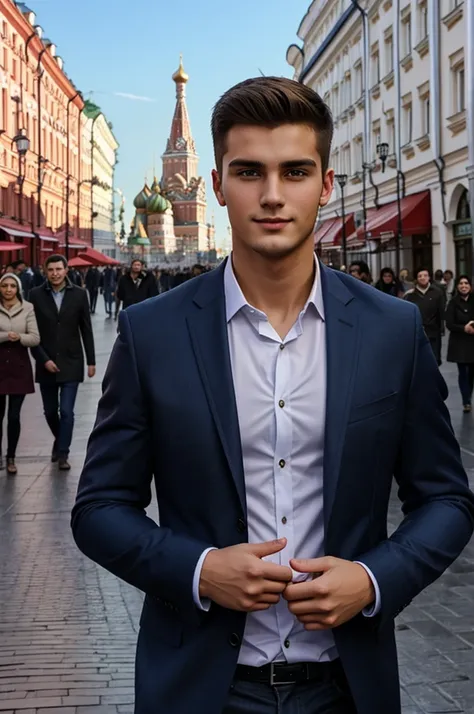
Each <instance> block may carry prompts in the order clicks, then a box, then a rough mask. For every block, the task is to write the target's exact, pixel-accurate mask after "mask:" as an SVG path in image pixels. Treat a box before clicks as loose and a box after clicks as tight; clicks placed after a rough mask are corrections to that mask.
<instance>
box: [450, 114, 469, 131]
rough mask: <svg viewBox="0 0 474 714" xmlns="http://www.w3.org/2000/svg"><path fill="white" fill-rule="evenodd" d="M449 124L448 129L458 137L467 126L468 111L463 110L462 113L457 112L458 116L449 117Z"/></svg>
mask: <svg viewBox="0 0 474 714" xmlns="http://www.w3.org/2000/svg"><path fill="white" fill-rule="evenodd" d="M447 122H448V129H449V130H450V131H451V132H452V134H453V136H456V134H459V133H460V132H461V131H464V129H465V128H466V125H467V124H466V110H465V109H463V111H462V112H457V113H456V114H453V116H452V117H448V119H447Z"/></svg>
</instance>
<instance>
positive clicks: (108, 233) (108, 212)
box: [83, 101, 119, 258]
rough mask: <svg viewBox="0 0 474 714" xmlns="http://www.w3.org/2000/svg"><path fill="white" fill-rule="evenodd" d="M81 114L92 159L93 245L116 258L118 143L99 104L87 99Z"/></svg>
mask: <svg viewBox="0 0 474 714" xmlns="http://www.w3.org/2000/svg"><path fill="white" fill-rule="evenodd" d="M84 114H85V115H86V116H87V118H88V120H87V122H86V124H85V128H84V134H83V135H84V142H85V144H87V143H88V145H89V146H90V147H91V149H90V154H91V161H92V185H91V193H92V246H93V248H95V249H96V250H99V251H100V252H101V253H104V254H105V255H108V256H110V257H111V258H115V257H116V252H117V243H116V237H115V217H114V172H115V164H116V163H117V150H118V146H119V145H118V143H117V140H116V138H115V136H114V134H113V132H112V127H111V125H110V123H109V122H108V121H107V119H106V118H105V116H104V115H103V114H102V112H101V110H100V107H98V106H97V105H96V104H93V103H92V102H90V101H87V102H86V105H85V107H84Z"/></svg>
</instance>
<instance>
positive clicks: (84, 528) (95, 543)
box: [72, 312, 212, 620]
mask: <svg viewBox="0 0 474 714" xmlns="http://www.w3.org/2000/svg"><path fill="white" fill-rule="evenodd" d="M150 424H151V418H150V415H149V413H148V408H147V402H146V395H145V394H144V393H143V390H142V386H141V381H140V377H139V374H138V369H137V362H136V357H135V351H134V345H133V337H132V333H131V328H130V323H129V319H128V316H127V313H126V312H122V313H121V314H120V318H119V336H118V338H117V341H116V343H115V346H114V348H113V351H112V355H111V357H110V362H109V365H108V367H107V371H106V374H105V378H104V383H103V394H102V397H101V399H100V402H99V407H98V413H97V420H96V423H95V427H94V430H93V432H92V435H91V437H90V440H89V445H88V449H87V456H86V462H85V465H84V469H83V472H82V475H81V478H80V481H79V489H78V495H77V500H76V504H75V506H74V509H73V512H72V529H73V533H74V538H75V540H76V543H77V545H78V546H79V548H80V549H81V550H82V552H83V553H85V554H86V555H87V556H88V557H89V558H91V559H92V560H94V561H95V562H97V563H99V564H100V565H102V566H103V567H104V568H106V569H107V570H110V571H111V572H112V573H114V574H115V575H117V576H118V577H120V578H122V579H123V580H125V581H126V582H128V583H130V584H131V585H134V586H135V587H137V588H139V589H140V590H142V591H144V592H145V593H147V594H148V595H149V596H150V597H159V598H161V599H166V600H168V601H170V602H173V604H174V605H175V607H177V608H178V609H179V610H180V612H181V614H182V616H183V618H186V616H188V618H189V619H190V620H191V619H192V620H195V618H196V617H198V614H197V613H198V610H197V608H196V606H195V605H194V601H193V576H194V570H195V567H196V564H197V563H198V561H199V558H200V556H201V554H202V552H203V551H204V550H205V549H206V548H208V547H209V546H210V545H212V544H210V543H200V542H198V541H195V540H194V539H191V538H189V537H187V536H184V535H180V534H178V533H174V532H172V531H171V530H170V529H169V528H167V527H164V526H159V525H157V524H156V523H155V522H154V521H153V520H151V519H150V518H149V517H148V516H147V514H146V511H145V509H146V508H147V506H148V505H149V504H150V501H151V482H152V477H153V456H152V454H153V444H152V438H151V433H150ZM157 478H158V480H159V475H158V476H157Z"/></svg>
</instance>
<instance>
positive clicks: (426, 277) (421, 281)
mask: <svg viewBox="0 0 474 714" xmlns="http://www.w3.org/2000/svg"><path fill="white" fill-rule="evenodd" d="M416 282H417V284H418V285H419V287H420V288H423V289H424V288H427V287H428V285H429V284H430V274H429V272H428V271H427V270H421V271H420V272H419V273H418V275H417V276H416Z"/></svg>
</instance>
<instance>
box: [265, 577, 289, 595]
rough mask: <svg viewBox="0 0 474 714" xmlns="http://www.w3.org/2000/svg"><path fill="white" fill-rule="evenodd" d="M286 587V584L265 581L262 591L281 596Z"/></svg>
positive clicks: (276, 581)
mask: <svg viewBox="0 0 474 714" xmlns="http://www.w3.org/2000/svg"><path fill="white" fill-rule="evenodd" d="M286 587H287V584H286V582H282V581H278V580H265V581H264V583H263V590H264V592H266V593H276V594H278V595H281V594H282V593H283V591H284V590H285V588H286Z"/></svg>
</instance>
